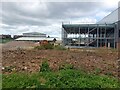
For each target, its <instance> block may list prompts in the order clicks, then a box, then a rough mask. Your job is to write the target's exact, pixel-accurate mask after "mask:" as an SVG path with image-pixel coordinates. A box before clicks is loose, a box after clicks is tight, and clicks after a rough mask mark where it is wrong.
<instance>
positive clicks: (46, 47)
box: [34, 43, 54, 50]
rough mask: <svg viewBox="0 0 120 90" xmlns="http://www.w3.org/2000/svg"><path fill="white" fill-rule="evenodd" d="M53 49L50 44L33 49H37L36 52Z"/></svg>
mask: <svg viewBox="0 0 120 90" xmlns="http://www.w3.org/2000/svg"><path fill="white" fill-rule="evenodd" d="M53 48H54V46H53V45H52V44H50V43H48V44H45V45H40V46H36V47H34V49H38V50H46V49H53Z"/></svg>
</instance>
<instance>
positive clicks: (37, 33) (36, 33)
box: [23, 32, 46, 35]
mask: <svg viewBox="0 0 120 90" xmlns="http://www.w3.org/2000/svg"><path fill="white" fill-rule="evenodd" d="M23 34H35V35H46V34H44V33H39V32H29V33H23Z"/></svg>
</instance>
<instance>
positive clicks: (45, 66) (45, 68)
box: [40, 60, 50, 72]
mask: <svg viewBox="0 0 120 90" xmlns="http://www.w3.org/2000/svg"><path fill="white" fill-rule="evenodd" d="M48 71H50V67H49V64H48V62H47V60H45V61H43V62H42V65H41V66H40V72H48Z"/></svg>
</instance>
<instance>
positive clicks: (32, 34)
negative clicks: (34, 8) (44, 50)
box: [15, 32, 59, 42]
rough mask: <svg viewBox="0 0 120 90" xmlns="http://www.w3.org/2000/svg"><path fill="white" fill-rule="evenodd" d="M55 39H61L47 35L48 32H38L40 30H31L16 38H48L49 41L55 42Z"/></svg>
mask: <svg viewBox="0 0 120 90" xmlns="http://www.w3.org/2000/svg"><path fill="white" fill-rule="evenodd" d="M54 39H56V40H59V38H57V37H50V36H49V37H46V34H43V33H38V32H30V33H23V35H22V37H19V38H17V39H15V40H16V41H35V42H38V41H42V40H47V41H49V42H53V41H54Z"/></svg>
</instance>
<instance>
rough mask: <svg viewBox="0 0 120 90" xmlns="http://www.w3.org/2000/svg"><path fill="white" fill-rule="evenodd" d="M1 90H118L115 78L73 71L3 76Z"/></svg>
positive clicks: (63, 70) (64, 70)
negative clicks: (37, 89)
mask: <svg viewBox="0 0 120 90" xmlns="http://www.w3.org/2000/svg"><path fill="white" fill-rule="evenodd" d="M2 80H3V82H2V86H3V88H120V87H119V86H118V80H117V79H116V78H110V77H108V76H105V75H104V76H100V75H95V74H87V73H85V72H83V71H78V70H74V69H62V70H59V71H57V72H39V73H34V74H26V73H13V74H9V75H3V77H2Z"/></svg>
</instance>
